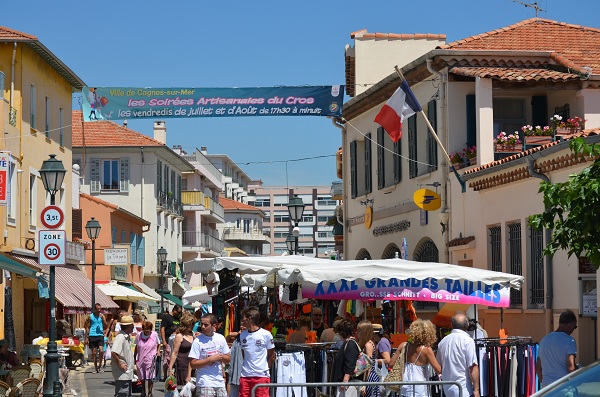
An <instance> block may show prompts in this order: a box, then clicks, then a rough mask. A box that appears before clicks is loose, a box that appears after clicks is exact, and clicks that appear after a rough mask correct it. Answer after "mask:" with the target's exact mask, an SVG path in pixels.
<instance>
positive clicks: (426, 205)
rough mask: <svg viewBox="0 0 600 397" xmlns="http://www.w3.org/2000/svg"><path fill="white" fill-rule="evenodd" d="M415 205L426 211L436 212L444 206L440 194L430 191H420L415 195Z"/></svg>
mask: <svg viewBox="0 0 600 397" xmlns="http://www.w3.org/2000/svg"><path fill="white" fill-rule="evenodd" d="M413 201H414V202H415V204H416V205H417V206H418V207H419V208H421V209H422V210H425V211H435V210H438V209H439V208H440V207H441V206H442V199H441V197H440V195H439V194H437V193H436V192H434V191H433V190H429V189H419V190H417V191H416V192H415V194H414V195H413Z"/></svg>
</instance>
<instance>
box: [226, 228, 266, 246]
mask: <svg viewBox="0 0 600 397" xmlns="http://www.w3.org/2000/svg"><path fill="white" fill-rule="evenodd" d="M223 240H246V241H264V242H270V241H271V238H270V237H269V235H265V234H264V233H263V232H262V231H261V230H250V231H248V232H246V231H244V229H240V228H235V227H230V228H227V229H224V230H223Z"/></svg>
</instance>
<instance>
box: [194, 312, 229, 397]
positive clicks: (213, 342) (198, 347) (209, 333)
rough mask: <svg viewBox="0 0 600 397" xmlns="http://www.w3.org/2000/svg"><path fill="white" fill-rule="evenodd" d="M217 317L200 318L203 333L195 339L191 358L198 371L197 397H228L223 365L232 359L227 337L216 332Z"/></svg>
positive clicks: (212, 315) (211, 315) (209, 315)
mask: <svg viewBox="0 0 600 397" xmlns="http://www.w3.org/2000/svg"><path fill="white" fill-rule="evenodd" d="M216 327H217V317H215V315H214V314H210V313H209V314H205V315H203V316H202V317H201V318H200V329H201V331H202V333H201V334H200V335H198V337H196V338H194V342H192V348H191V350H190V354H189V358H190V359H191V360H190V367H191V368H192V369H195V370H196V397H226V396H227V390H226V388H225V379H223V363H228V362H229V359H230V355H229V346H227V341H225V337H224V336H223V335H221V334H219V333H217V332H216Z"/></svg>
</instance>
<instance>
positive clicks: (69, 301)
mask: <svg viewBox="0 0 600 397" xmlns="http://www.w3.org/2000/svg"><path fill="white" fill-rule="evenodd" d="M5 255H6V256H8V257H10V258H12V259H15V260H17V261H19V262H22V263H25V264H27V265H30V266H35V267H37V268H38V269H40V270H41V271H43V272H44V273H45V274H46V275H47V274H48V273H49V272H50V266H48V265H40V264H39V263H38V261H37V258H34V257H30V256H25V255H19V254H13V253H6V254H5ZM56 300H57V301H59V302H60V303H61V304H62V305H63V308H64V310H63V311H64V313H65V314H76V313H90V312H91V310H92V282H91V281H90V279H88V278H87V276H86V275H85V273H84V272H82V271H81V270H79V268H78V267H77V266H75V265H65V266H56ZM96 302H97V303H99V304H101V305H102V310H103V311H110V310H114V309H118V308H119V305H117V304H116V303H115V302H113V300H112V299H110V298H109V297H108V296H107V295H106V294H104V293H103V292H102V291H101V290H100V289H99V288H98V287H96Z"/></svg>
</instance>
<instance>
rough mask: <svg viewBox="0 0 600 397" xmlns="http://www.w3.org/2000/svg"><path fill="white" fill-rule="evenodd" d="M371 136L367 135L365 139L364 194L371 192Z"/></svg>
mask: <svg viewBox="0 0 600 397" xmlns="http://www.w3.org/2000/svg"><path fill="white" fill-rule="evenodd" d="M371 157H372V156H371V134H370V133H369V134H367V135H366V138H365V193H371V192H372V191H373V183H372V181H371V177H372V173H371Z"/></svg>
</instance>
